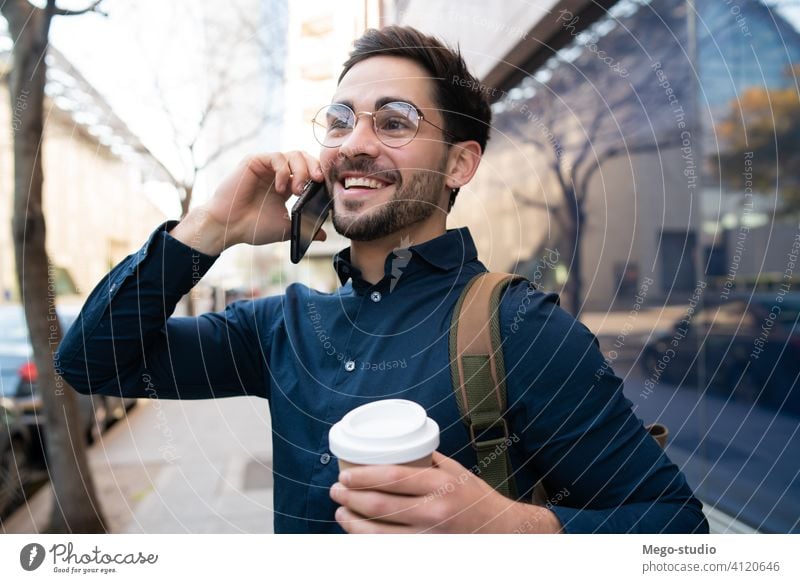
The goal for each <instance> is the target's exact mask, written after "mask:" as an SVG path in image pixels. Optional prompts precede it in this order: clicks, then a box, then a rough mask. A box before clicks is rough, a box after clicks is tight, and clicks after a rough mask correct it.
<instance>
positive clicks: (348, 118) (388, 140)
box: [311, 101, 455, 148]
mask: <svg viewBox="0 0 800 583" xmlns="http://www.w3.org/2000/svg"><path fill="white" fill-rule="evenodd" d="M360 115H368V116H370V117H371V118H372V125H373V128H374V129H375V135H376V136H377V137H378V139H379V140H380V141H381V143H383V144H384V145H386V146H389V147H390V148H401V147H403V146H405V145H406V144H408V143H409V142H411V140H413V139H414V138H415V137H417V133H418V132H419V124H420V121H425V122H427V123H429V124H431V125H432V126H433V127H435V128H436V129H438V130H440V131H441V132H442V133H443V134H445V135H446V136H448V137H450V138H452V139H455V138H454V136H453V134H451V133H450V132H448V131H447V130H445V129H444V128H440V127H439V126H437V125H436V124H435V123H433V122H430V121H428V120H427V119H425V116H423V115H422V112H421V111H420V110H418V109H417V108H416V107H415V106H413V105H411V104H410V103H406V102H404V101H392V102H390V103H387V104H385V105H383V106H382V107H381V108H380V109H378V111H359V112H358V113H356V112H355V111H353V110H352V109H351V108H350V107H348V106H347V105H345V104H343V103H331V104H330V105H326V106H325V107H323V108H322V109H320V110H319V111H318V112H317V115H315V116H314V119H312V120H311V125H312V126H313V127H314V137H315V138H316V139H317V141H318V142H319V143H320V144H321V145H322V146H324V147H325V148H338V147H339V146H341V145H342V144H343V143H344V141H345V140H346V139H347V137H348V136H349V135H350V134H351V133H352V132H353V129H354V128H355V127H356V120H357V119H358V116H360Z"/></svg>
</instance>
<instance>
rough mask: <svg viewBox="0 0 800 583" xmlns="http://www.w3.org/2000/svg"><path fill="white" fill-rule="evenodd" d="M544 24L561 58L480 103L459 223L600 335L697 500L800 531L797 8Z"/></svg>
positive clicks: (607, 15) (726, 8)
mask: <svg viewBox="0 0 800 583" xmlns="http://www.w3.org/2000/svg"><path fill="white" fill-rule="evenodd" d="M551 17H552V18H554V19H556V21H557V22H558V24H559V27H560V35H561V38H562V39H564V38H566V42H565V43H564V42H562V43H560V45H558V46H556V47H553V48H551V47H549V46H545V47H544V48H543V49H542V50H543V51H545V52H547V51H549V52H550V54H549V56H548V57H547V58H546V59H542V60H541V63H542V64H541V65H540V66H537V67H535V68H532V69H530V70H528V71H526V72H525V73H526V74H525V75H522V76H518V78H519V79H520V80H519V81H518V82H517V81H515V82H514V83H513V84H509V85H508V86H505V87H495V88H489V87H486V88H485V90H486V91H491V92H492V95H491V97H492V99H493V112H494V120H493V130H492V135H491V140H490V143H489V147H488V148H487V152H486V154H485V156H484V160H483V163H482V165H481V169H480V170H479V174H478V176H477V177H476V179H475V182H474V184H473V185H472V187H471V192H470V193H468V194H467V197H470V198H468V199H467V200H468V201H469V202H467V203H464V202H463V201H459V203H457V205H456V207H459V205H463V206H462V209H461V210H460V213H461V214H460V215H459V218H460V219H463V220H464V222H465V223H466V224H468V225H470V227H471V228H472V229H473V232H474V234H475V238H476V240H477V241H478V243H479V246H482V248H483V249H486V248H491V249H495V250H497V249H511V250H512V251H514V253H512V254H511V255H505V256H501V254H499V253H498V254H495V256H494V257H491V258H489V261H488V263H489V266H490V267H491V268H492V269H501V270H510V271H516V272H518V273H523V274H525V275H527V276H528V277H530V278H531V279H533V280H534V281H536V282H537V283H539V285H540V286H541V287H544V288H548V289H555V290H556V291H559V292H560V293H561V295H562V305H563V306H564V307H565V308H566V309H568V310H570V311H572V312H573V313H576V314H577V315H579V317H580V318H581V319H582V320H583V321H584V322H586V323H587V325H588V326H589V327H590V328H591V329H592V330H593V331H594V332H595V333H596V334H597V335H598V338H599V339H600V344H601V348H602V350H603V352H604V354H605V355H606V358H607V361H608V368H607V369H606V370H603V371H598V374H611V371H613V373H614V374H617V375H618V376H620V377H622V378H623V379H624V381H625V392H626V395H627V396H628V398H629V399H630V400H631V401H632V402H633V404H634V408H635V410H636V413H637V415H639V416H640V417H641V418H642V419H643V420H645V421H646V422H651V421H661V422H664V423H666V424H667V425H668V426H669V427H670V430H671V436H672V437H671V443H670V445H669V448H668V452H669V454H670V457H671V458H672V459H673V461H675V462H676V463H678V464H679V465H681V466H682V468H683V469H684V471H685V473H686V475H687V477H688V478H689V480H690V482H691V483H692V485H693V486H694V487H695V488H696V491H697V493H698V495H699V496H700V497H701V498H702V499H703V501H704V502H705V503H707V504H708V505H709V506H710V507H715V508H718V509H719V510H721V511H723V512H725V513H726V514H727V515H729V516H732V517H735V518H736V519H738V521H740V522H741V523H744V524H746V525H749V526H750V527H752V528H754V529H758V530H760V531H763V532H800V435H799V433H800V432H799V431H798V427H799V423H800V380H798V377H800V325H798V317H800V222H799V221H800V91H799V90H798V87H800V83H799V82H798V78H800V0H782V1H773V2H771V1H767V0H762V1H759V0H693V1H687V0H651V1H648V0H621V1H620V2H617V3H616V4H614V5H613V6H612V7H611V8H610V9H609V10H608V11H607V12H604V13H603V14H602V15H601V16H600V17H599V18H595V17H592V19H591V22H590V23H589V22H587V19H588V17H587V16H586V15H584V14H580V13H578V14H572V13H571V12H569V11H567V10H561V11H559V10H557V9H556V10H554V11H553V12H552V14H551ZM470 213H472V214H470ZM507 257H514V259H513V260H511V259H507Z"/></svg>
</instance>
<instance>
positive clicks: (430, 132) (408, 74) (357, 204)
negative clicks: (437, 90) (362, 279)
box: [320, 56, 449, 241]
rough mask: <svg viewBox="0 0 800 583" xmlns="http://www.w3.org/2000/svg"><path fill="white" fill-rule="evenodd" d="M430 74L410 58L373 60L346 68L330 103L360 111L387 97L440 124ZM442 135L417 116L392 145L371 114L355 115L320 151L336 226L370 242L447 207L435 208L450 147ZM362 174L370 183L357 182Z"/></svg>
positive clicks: (440, 195)
mask: <svg viewBox="0 0 800 583" xmlns="http://www.w3.org/2000/svg"><path fill="white" fill-rule="evenodd" d="M429 77H430V75H429V74H428V73H427V71H426V70H425V69H424V68H423V67H421V66H419V65H417V64H416V63H414V62H413V61H410V60H408V59H404V58H401V57H388V56H379V57H371V58H369V59H366V60H364V61H361V62H360V63H358V64H357V65H355V66H354V67H353V68H351V69H350V70H349V71H348V72H347V75H345V77H344V78H343V79H342V82H341V83H340V84H339V87H338V89H337V91H336V94H335V95H334V98H333V100H332V102H333V103H344V104H346V105H348V106H349V107H350V108H351V109H352V110H353V111H355V112H356V113H358V112H362V111H369V112H374V111H375V110H377V109H378V108H379V107H380V106H381V104H382V102H385V101H386V99H387V98H391V100H392V101H405V102H407V103H410V104H412V105H414V106H416V107H417V108H418V109H419V110H420V111H422V113H423V115H424V116H425V118H426V119H428V120H429V121H431V122H432V123H434V124H436V125H437V126H439V127H444V120H443V119H442V115H441V112H440V111H438V110H437V109H436V108H435V104H434V100H433V96H432V93H433V84H432V82H431V81H430V79H429ZM445 139H446V137H445V136H444V135H443V133H442V131H441V130H439V129H437V128H436V127H434V126H432V125H431V124H428V123H425V122H424V121H422V120H420V126H419V131H418V133H417V135H416V137H415V138H414V139H413V140H412V141H411V142H410V143H408V144H406V145H405V146H402V147H400V148H391V147H389V146H386V145H385V144H383V143H382V142H381V141H380V140H379V139H378V137H377V136H376V135H375V130H374V126H373V124H372V119H371V118H370V117H369V116H367V115H360V116H358V123H356V126H355V129H354V130H353V131H352V132H351V133H350V135H349V136H348V137H347V139H346V140H345V141H344V142H343V143H342V144H341V145H340V146H339V147H336V148H322V151H321V154H320V162H321V164H322V168H323V169H324V170H325V181H326V183H327V186H328V191H329V192H330V193H331V194H332V196H333V201H334V205H333V225H334V228H335V229H336V231H337V232H338V233H340V234H341V235H343V236H345V237H347V238H349V239H352V240H355V241H371V240H374V239H378V238H380V237H384V236H386V235H390V234H391V233H395V232H397V231H399V230H400V229H403V228H406V227H409V226H411V225H414V224H416V223H419V222H422V221H424V220H426V219H428V218H429V217H430V216H431V215H433V213H435V212H444V211H443V210H441V209H440V208H439V206H438V205H439V203H440V199H442V196H443V193H444V185H445V178H446V177H445V174H444V171H445V168H446V163H447V154H448V151H449V147H448V144H447V143H446V142H445ZM359 177H364V178H368V179H371V180H372V181H374V182H371V183H370V184H369V185H366V184H364V183H361V184H359V182H358V181H355V180H354V179H356V178H359ZM353 182H355V183H354V184H353ZM375 186H377V188H374V187H375Z"/></svg>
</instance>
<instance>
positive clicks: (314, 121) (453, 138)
mask: <svg viewBox="0 0 800 583" xmlns="http://www.w3.org/2000/svg"><path fill="white" fill-rule="evenodd" d="M393 104H400V105H405V106H408V107H409V108H411V109H413V110H414V111H416V112H417V115H418V116H419V119H420V120H422V121H424V122H426V123H428V124H430V125H432V126H433V127H435V128H436V129H437V130H439V131H440V132H442V134H444V135H445V136H447V137H448V138H449V139H450V140H451V142H450V143H452V142H457V141H458V139H457V138H456V136H454V135H453V134H451V133H450V132H448V131H447V130H446V129H444V128H443V127H439V126H438V125H436V124H435V123H433V122H432V121H429V120H428V119H426V118H425V114H424V113H422V111H421V110H420V109H419V107H417V106H416V105H414V104H413V103H409V102H407V101H390V102H389V103H384V104H383V105H381V106H380V107H379V108H378V109H376V110H375V111H355V110H353V108H352V107H350V106H349V105H347V104H345V103H329V104H328V105H324V106H322V107H320V108H319V111H317V113H316V114H315V115H314V117H313V118H312V120H311V125H312V128H313V126H319V127H321V128H323V129H324V128H325V126H324V125H323V124H321V123H320V122H318V121H317V117H319V114H320V113H321V112H322V111H324V110H326V109H328V108H329V107H331V106H334V105H335V106H338V107H346V108H347V109H349V110H350V111H351V112H352V113H353V117H354V118H355V120H356V121H355V122H354V123H353V127H352V128H351V130H350V132H351V133H352V132H353V131H354V130H355V129H356V124H357V123H358V118H359V116H362V115H368V116H370V118H372V131H373V132H374V133H375V137H376V138H378V141H379V142H380V143H381V144H383V145H384V146H386V147H387V148H395V149H396V148H404V147H405V146H407V145H409V144H410V143H411V142H413V141H414V139H415V138H416V137H417V135H418V134H419V128H420V126H421V125H422V124H417V129H416V131H415V132H414V135H413V136H411V138H410V139H409V140H408V141H407V142H406V143H404V144H400V145H399V146H393V145H391V144H387V143H386V142H384V141H383V140H382V139H381V136H380V134H379V133H378V127H377V126H376V125H375V124H376V121H375V114H376V113H378V112H379V111H380V110H382V109H383V108H384V107H388V106H390V105H393ZM312 133H313V134H314V139H315V140H317V142H318V143H319V145H320V146H322V147H323V148H340V147H341V146H342V144H343V143H344V141H345V140H342V144H338V145H336V146H328V145H326V144H324V143H323V142H322V140H320V139H319V138H318V137H317V133H316V132H312Z"/></svg>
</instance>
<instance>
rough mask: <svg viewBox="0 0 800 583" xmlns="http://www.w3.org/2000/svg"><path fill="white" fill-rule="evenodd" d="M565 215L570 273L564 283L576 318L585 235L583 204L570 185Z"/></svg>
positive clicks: (566, 303)
mask: <svg viewBox="0 0 800 583" xmlns="http://www.w3.org/2000/svg"><path fill="white" fill-rule="evenodd" d="M564 201H565V202H566V205H565V215H563V220H562V232H563V237H564V240H563V245H564V246H565V247H566V249H565V251H566V252H565V254H564V255H565V256H566V257H568V258H569V275H568V276H567V283H566V284H565V285H564V292H565V295H566V296H567V297H566V300H567V301H566V302H565V307H566V309H567V310H568V311H569V312H570V313H571V314H572V315H573V316H575V317H576V318H577V317H578V315H579V313H580V310H581V303H582V301H583V273H582V272H583V262H582V261H581V237H582V235H583V227H584V217H583V205H582V202H581V201H580V200H579V199H578V198H577V195H576V192H575V189H574V188H573V187H568V188H567V189H566V192H564Z"/></svg>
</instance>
